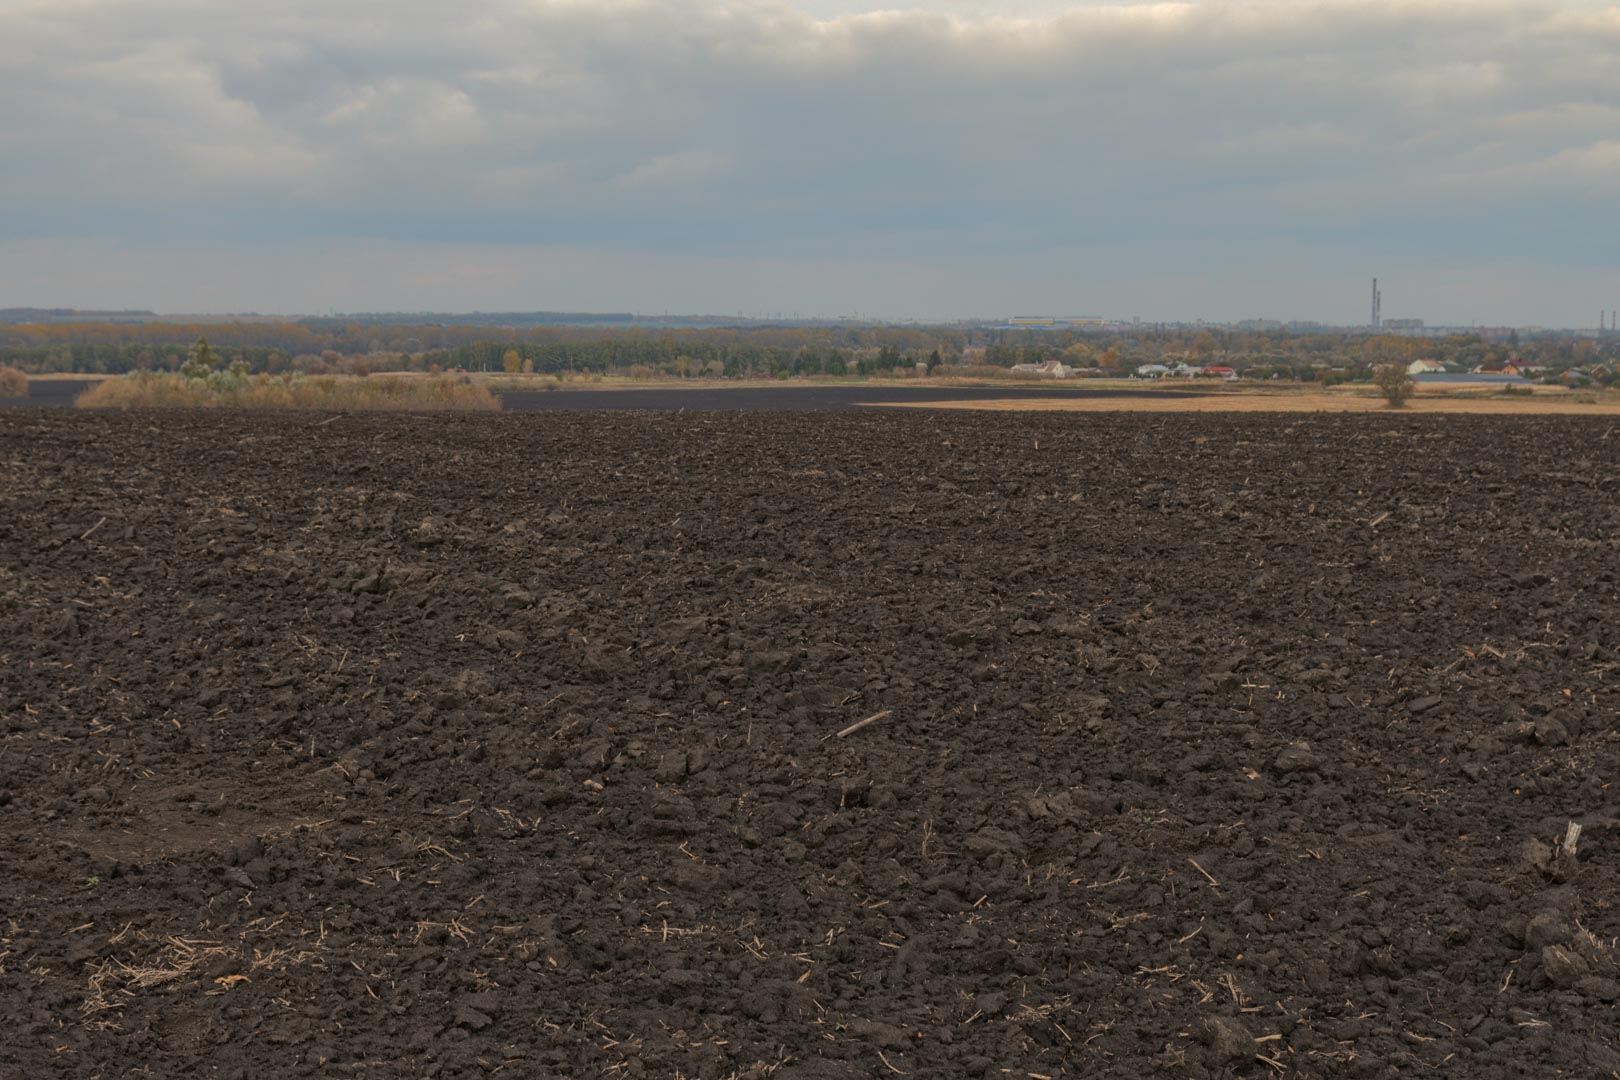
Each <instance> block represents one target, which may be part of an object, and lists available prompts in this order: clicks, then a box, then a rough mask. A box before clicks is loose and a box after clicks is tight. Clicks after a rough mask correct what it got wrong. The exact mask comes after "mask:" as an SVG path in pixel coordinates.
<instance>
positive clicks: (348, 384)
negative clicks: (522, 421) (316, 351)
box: [74, 374, 501, 412]
mask: <svg viewBox="0 0 1620 1080" xmlns="http://www.w3.org/2000/svg"><path fill="white" fill-rule="evenodd" d="M74 404H76V405H77V406H78V407H79V408H81V409H176V408H204V409H215V408H226V409H325V410H333V411H347V412H498V411H499V410H500V407H501V405H500V402H499V401H498V400H497V399H496V398H495V395H494V394H491V393H490V392H489V390H488V389H487V388H485V387H483V386H479V385H476V384H474V383H470V382H463V381H461V380H459V379H448V378H446V379H362V378H333V377H319V378H292V379H278V378H271V377H270V376H267V375H255V376H253V377H251V378H249V379H247V380H246V381H244V382H242V383H240V384H237V385H229V384H214V383H208V382H203V381H200V380H191V381H188V380H185V379H181V378H179V377H178V376H174V375H150V374H143V375H125V376H121V377H119V378H116V379H108V380H107V381H106V382H103V383H99V384H97V385H95V386H93V387H91V388H90V389H89V390H86V391H85V392H84V393H83V394H80V395H79V397H78V399H77V400H76V401H75V402H74Z"/></svg>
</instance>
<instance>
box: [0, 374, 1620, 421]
mask: <svg viewBox="0 0 1620 1080" xmlns="http://www.w3.org/2000/svg"><path fill="white" fill-rule="evenodd" d="M327 378H330V379H332V380H333V381H336V382H339V383H347V382H350V381H353V382H362V381H363V380H361V379H360V378H358V377H356V376H331V377H327ZM420 378H424V376H421V375H417V374H378V375H372V376H369V377H368V379H369V380H370V381H373V382H376V383H378V384H379V385H385V384H386V381H388V380H394V379H420ZM467 378H468V379H469V380H470V381H471V382H472V383H474V384H475V385H480V386H484V387H487V388H489V389H490V390H492V391H494V392H495V393H497V394H498V395H499V396H500V398H501V402H502V406H503V407H504V408H505V410H506V411H509V412H529V411H555V410H562V411H580V410H595V409H632V410H647V409H651V410H660V409H667V410H678V409H685V410H690V411H733V410H743V411H752V410H757V409H765V410H788V411H799V410H812V411H821V410H843V409H852V408H861V407H877V406H921V407H935V408H958V409H996V410H1006V409H1014V410H1038V411H1047V412H1050V411H1083V412H1114V411H1127V412H1369V411H1380V410H1383V409H1384V402H1383V399H1382V398H1380V397H1379V396H1378V395H1377V393H1376V392H1375V391H1373V390H1372V389H1371V388H1369V387H1365V386H1341V387H1336V388H1333V389H1330V390H1323V389H1321V388H1319V387H1317V386H1314V385H1310V384H1278V383H1273V382H1265V383H1262V382H1235V383H1226V382H1218V381H1206V380H1173V381H1170V380H1167V381H1163V382H1147V381H1138V380H1130V379H1083V380H1082V379H1076V380H1068V381H1062V382H1058V381H1053V380H1048V379H1011V378H1009V379H996V380H992V381H969V380H963V379H951V378H903V379H882V378H864V379H857V378H847V379H846V378H795V379H780V380H776V379H629V378H616V377H606V378H600V379H574V380H564V381H561V382H559V381H558V380H556V379H554V378H551V377H549V376H538V375H536V376H511V375H495V374H474V375H470V376H467ZM94 381H96V380H94V379H86V378H84V377H82V376H55V375H52V376H36V377H35V378H33V379H32V380H30V383H29V398H28V399H27V400H26V401H23V400H18V399H12V400H10V401H7V402H5V404H6V405H19V404H35V405H52V406H67V405H71V404H72V403H73V401H74V399H75V398H76V397H77V396H78V395H79V394H80V393H82V392H83V390H84V388H85V387H86V386H87V385H89V384H91V383H93V382H94ZM1406 411H1408V412H1420V413H1480V414H1493V415H1494V414H1517V413H1524V414H1531V415H1538V414H1540V415H1545V414H1553V413H1558V414H1570V415H1593V416H1602V415H1616V414H1620V392H1617V391H1612V390H1601V389H1586V390H1566V389H1563V388H1561V387H1550V386H1548V387H1535V388H1534V391H1533V393H1528V394H1508V393H1504V392H1503V391H1502V390H1501V389H1499V388H1497V387H1480V386H1467V387H1446V388H1438V387H1424V388H1423V389H1421V390H1420V391H1419V393H1418V395H1417V396H1416V397H1414V398H1413V399H1412V401H1411V402H1410V403H1409V404H1408V406H1407V410H1406Z"/></svg>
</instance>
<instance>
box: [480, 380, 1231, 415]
mask: <svg viewBox="0 0 1620 1080" xmlns="http://www.w3.org/2000/svg"><path fill="white" fill-rule="evenodd" d="M1148 396H1155V397H1175V398H1187V397H1198V396H1201V395H1200V392H1199V391H1197V390H1154V389H1145V388H1144V389H1129V388H1126V389H1085V388H1082V387H1075V386H1073V385H1064V384H1062V383H1056V382H1053V383H1047V384H1044V385H1041V386H1022V387H1009V386H985V387H974V386H965V387H942V386H874V385H870V384H842V385H830V386H818V385H808V386H791V385H790V386H771V385H769V384H766V385H764V386H759V387H753V386H747V387H737V388H723V387H722V388H716V389H712V390H710V389H691V390H683V389H678V388H677V389H669V388H667V387H658V388H652V389H647V390H559V391H553V392H550V393H547V392H544V391H541V392H527V391H520V392H514V393H507V394H502V395H501V406H502V408H504V409H505V410H506V411H507V412H532V411H544V412H551V411H558V410H562V411H590V410H598V409H633V410H644V409H651V410H655V411H670V410H686V411H689V412H714V411H719V412H732V411H739V412H759V411H764V412H827V411H845V410H850V409H857V408H859V407H861V406H863V405H892V404H915V403H918V402H934V401H962V400H966V399H973V400H990V401H1018V400H1039V399H1050V398H1053V397H1060V398H1070V397H1073V398H1118V399H1120V400H1121V401H1129V400H1130V399H1133V398H1140V397H1148Z"/></svg>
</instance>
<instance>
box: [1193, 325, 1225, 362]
mask: <svg viewBox="0 0 1620 1080" xmlns="http://www.w3.org/2000/svg"><path fill="white" fill-rule="evenodd" d="M1219 344H1220V343H1219V342H1218V341H1216V340H1215V335H1214V334H1212V333H1210V332H1209V331H1208V330H1200V331H1198V336H1197V337H1195V338H1193V343H1192V351H1193V352H1194V353H1195V354H1196V355H1198V356H1208V355H1209V354H1210V353H1212V352H1214V351H1215V348H1216V346H1218V345H1219Z"/></svg>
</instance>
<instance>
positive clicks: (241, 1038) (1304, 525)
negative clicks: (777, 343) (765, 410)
mask: <svg viewBox="0 0 1620 1080" xmlns="http://www.w3.org/2000/svg"><path fill="white" fill-rule="evenodd" d="M1610 426H1611V425H1609V424H1608V423H1607V422H1606V421H1583V420H1578V419H1564V418H1555V417H1545V418H1534V419H1531V418H1523V419H1519V418H1470V417H1447V418H1443V419H1441V418H1424V417H1407V416H1383V415H1378V416H1335V417H1309V418H1306V417H1283V416H1265V415H1246V416H1219V415H1207V414H1205V415H1170V416H1164V415H1159V416H1151V417H1148V416H1141V415H1135V416H1133V415H1076V416H1063V415H1051V416H1046V415H1041V416H1024V415H1006V414H996V415H986V414H970V413H954V414H948V415H935V414H929V415H914V414H908V415H893V414H886V413H873V414H845V413H837V414H824V415H806V414H776V415H773V414H762V413H733V414H707V415H692V414H687V415H685V416H675V415H669V414H656V413H638V414H629V413H617V414H614V413H603V414H579V413H568V414H552V415H527V416H513V415H503V416H476V417H464V418H447V417H438V418H431V417H424V418H415V417H373V418H365V417H338V418H325V417H319V416H308V415H302V416H284V417H276V416H247V417H242V416H221V415H209V416H189V415H139V414H132V415H96V414H84V413H69V412H47V411H45V410H13V411H7V412H5V413H3V414H0V468H3V471H0V778H3V789H0V1025H3V1027H0V1030H3V1032H4V1034H3V1036H0V1076H4V1077H6V1078H11V1077H19V1078H21V1077H28V1078H33V1077H49V1076H64V1077H131V1076H154V1077H182V1076H186V1077H189V1076H207V1077H215V1076H219V1077H242V1078H259V1077H271V1076H277V1077H279V1076H321V1077H326V1076H351V1077H415V1076H423V1077H427V1076H438V1077H474V1076H488V1075H493V1074H497V1073H502V1074H505V1075H510V1076H522V1077H553V1076H555V1077H624V1078H630V1077H688V1078H699V1077H701V1078H721V1077H747V1078H764V1077H777V1078H779V1080H793V1078H798V1080H830V1078H843V1077H890V1076H913V1077H956V1076H969V1077H974V1076H985V1077H998V1078H999V1077H1014V1078H1017V1080H1030V1078H1042V1077H1053V1078H1056V1077H1141V1076H1155V1075H1165V1076H1172V1077H1180V1076H1191V1077H1210V1076H1228V1075H1240V1076H1245V1077H1272V1076H1304V1077H1338V1076H1351V1077H1369V1076H1402V1077H1414V1076H1447V1077H1451V1076H1457V1077H1464V1076H1466V1077H1497V1076H1502V1077H1506V1076H1514V1077H1547V1076H1554V1075H1557V1074H1558V1073H1557V1070H1562V1075H1565V1076H1579V1077H1607V1076H1616V1075H1620V1049H1617V1044H1620V1011H1617V1007H1616V999H1617V998H1620V983H1617V981H1616V980H1617V975H1616V947H1615V938H1616V935H1620V908H1617V906H1616V904H1617V901H1620V823H1617V819H1616V814H1617V810H1620V805H1617V803H1620V800H1617V792H1616V790H1615V788H1614V787H1613V786H1612V785H1613V784H1614V782H1615V780H1616V778H1617V777H1616V773H1617V771H1620V769H1617V766H1620V757H1617V751H1620V740H1617V734H1616V722H1615V715H1616V714H1615V708H1616V703H1617V696H1616V694H1615V691H1614V687H1615V685H1616V680H1617V678H1620V641H1617V629H1616V628H1617V626H1620V593H1617V589H1620V583H1617V580H1616V575H1617V573H1620V501H1617V495H1620V437H1615V436H1614V435H1613V432H1612V431H1610V430H1609V428H1610ZM873 716H877V717H878V718H877V719H875V720H873V721H872V722H871V723H868V724H866V725H865V726H863V727H860V728H859V729H858V730H855V731H852V732H850V733H848V734H847V735H841V734H840V733H842V732H844V731H845V730H846V729H848V728H850V727H852V726H854V725H856V724H857V723H858V722H860V721H862V720H865V719H867V718H870V717H873ZM1572 822H1573V823H1576V824H1579V825H1580V826H1582V830H1581V831H1580V833H1579V836H1578V838H1577V840H1576V842H1575V843H1574V844H1573V845H1572V846H1573V847H1574V851H1573V852H1571V851H1570V850H1568V848H1567V847H1565V846H1564V841H1565V837H1566V835H1567V833H1568V826H1569V825H1570V823H1572Z"/></svg>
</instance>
